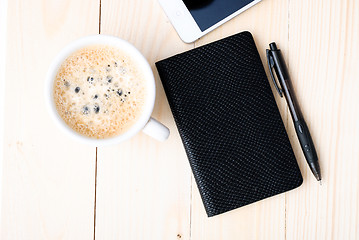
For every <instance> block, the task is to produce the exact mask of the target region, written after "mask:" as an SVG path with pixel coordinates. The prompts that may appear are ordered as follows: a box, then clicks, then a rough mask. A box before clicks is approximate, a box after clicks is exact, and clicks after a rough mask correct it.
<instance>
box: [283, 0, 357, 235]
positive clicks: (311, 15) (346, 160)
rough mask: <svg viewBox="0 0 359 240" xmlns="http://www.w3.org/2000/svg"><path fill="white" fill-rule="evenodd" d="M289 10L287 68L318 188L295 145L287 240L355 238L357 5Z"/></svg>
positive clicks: (318, 4) (310, 4) (311, 4)
mask: <svg viewBox="0 0 359 240" xmlns="http://www.w3.org/2000/svg"><path fill="white" fill-rule="evenodd" d="M289 9H290V12H289V16H290V17H289V27H290V28H289V29H290V30H289V67H290V68H289V70H290V74H291V76H292V78H293V84H294V88H295V89H296V94H297V98H298V101H299V102H300V103H301V108H302V111H303V114H304V117H305V118H306V120H307V123H308V126H309V128H310V129H311V133H312V137H313V141H314V143H315V145H316V146H317V151H318V156H319V161H320V165H321V168H322V174H323V185H322V186H319V185H318V184H317V183H316V181H315V179H314V177H313V176H312V173H311V172H310V171H309V169H308V167H307V164H306V162H305V160H304V158H303V156H302V154H301V153H300V149H299V148H297V149H296V150H297V151H296V153H297V156H298V162H299V163H300V167H301V169H302V173H303V175H304V179H305V181H304V184H303V186H302V187H301V188H300V189H299V190H298V191H295V192H292V193H289V194H287V196H288V198H287V238H288V239H358V238H359V235H358V234H359V232H358V226H359V219H358V213H359V209H358V206H359V190H358V180H359V179H358V176H359V166H358V160H359V150H358V146H357V144H358V142H359V127H358V124H357V121H358V119H359V108H358V106H357V104H358V101H359V97H358V93H359V82H358V79H359V72H358V61H359V54H358V53H359V51H358V43H359V33H358V29H359V5H358V2H357V1H300V2H297V1H290V8H289ZM304 16H305V17H304ZM289 130H290V133H289V134H290V135H291V136H292V138H294V131H293V128H292V127H290V128H289Z"/></svg>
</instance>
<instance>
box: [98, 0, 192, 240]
mask: <svg viewBox="0 0 359 240" xmlns="http://www.w3.org/2000/svg"><path fill="white" fill-rule="evenodd" d="M101 9H102V12H101V16H102V19H101V33H103V34H110V35H115V36H118V37H120V38H123V39H125V40H127V41H129V42H131V43H132V44H134V45H135V46H136V47H137V48H138V49H139V50H140V51H141V52H142V53H143V54H144V56H145V57H146V58H147V60H148V61H149V62H150V64H151V67H152V70H153V71H154V73H155V77H156V85H157V96H156V103H155V108H154V112H153V116H154V117H155V118H157V119H158V120H160V121H162V122H163V123H164V124H166V125H167V126H168V127H169V128H170V130H171V136H170V138H169V140H167V141H166V142H164V143H159V142H156V141H155V140H153V139H151V138H150V137H148V136H146V135H144V134H142V133H141V134H139V135H137V136H135V137H134V138H133V139H132V140H129V141H127V142H124V143H121V144H119V145H117V146H111V147H102V148H99V149H98V162H97V164H98V174H97V202H96V239H106V240H108V239H189V235H190V197H191V188H190V182H191V172H190V167H189V163H188V160H187V158H186V155H185V151H184V149H183V146H182V143H181V141H180V137H179V135H178V132H177V129H176V127H175V124H174V121H173V118H172V114H171V113H170V109H169V106H168V103H167V100H166V97H165V94H164V91H163V88H162V84H161V83H160V80H159V77H158V74H157V71H156V69H155V66H154V63H155V62H156V61H158V60H160V59H163V58H166V57H169V56H171V55H173V54H175V53H178V52H181V51H185V50H187V49H190V48H193V44H192V45H187V44H184V43H183V42H182V41H181V40H180V39H179V37H178V36H177V34H176V32H175V31H174V29H173V28H172V26H171V24H170V22H169V21H168V19H167V17H166V16H165V14H164V13H163V11H162V9H161V7H160V6H159V4H158V2H157V0H133V1H116V0H102V1H101Z"/></svg>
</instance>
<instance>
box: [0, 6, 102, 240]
mask: <svg viewBox="0 0 359 240" xmlns="http://www.w3.org/2000/svg"><path fill="white" fill-rule="evenodd" d="M98 5H99V2H98V1H97V0H96V1H81V0H78V1H70V0H67V1H40V0H33V1H19V0H14V1H9V2H8V21H7V22H8V32H7V38H8V39H7V57H6V59H7V60H6V89H5V109H4V112H5V132H4V136H5V139H4V153H1V154H4V155H3V156H4V164H3V171H4V174H3V193H2V199H3V203H2V210H3V211H2V226H1V228H2V229H1V237H0V238H1V239H91V238H93V230H94V229H93V218H94V216H93V213H94V207H93V203H94V190H95V187H94V182H95V179H94V176H95V148H93V147H87V146H83V145H80V144H79V143H77V142H75V141H73V140H71V139H69V138H68V137H67V136H65V135H64V134H63V133H61V132H60V131H59V130H58V129H57V128H56V127H55V125H54V124H53V122H52V120H51V119H50V117H49V114H48V113H47V112H46V109H45V104H44V81H45V74H46V71H47V68H48V66H49V63H50V62H51V60H52V59H53V58H54V57H55V55H56V54H57V53H58V52H59V51H60V50H61V48H63V47H64V46H65V45H66V44H67V43H69V42H71V41H72V40H75V39H76V38H78V37H81V36H84V35H88V34H96V33H97V32H98Z"/></svg>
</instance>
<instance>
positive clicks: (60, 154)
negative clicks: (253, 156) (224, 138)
mask: <svg viewBox="0 0 359 240" xmlns="http://www.w3.org/2000/svg"><path fill="white" fill-rule="evenodd" d="M1 7H6V2H5V1H4V0H2V1H1V6H0V8H1ZM4 12H6V13H7V18H6V19H7V23H6V24H4V22H3V25H5V26H6V27H7V30H6V31H5V30H4V28H2V31H3V33H4V32H6V38H5V36H4V35H3V34H2V35H1V38H4V39H5V40H7V41H6V43H4V44H6V53H5V52H1V56H2V57H5V63H6V65H3V66H5V67H3V68H4V71H3V72H2V73H1V75H0V76H1V81H2V82H3V81H4V80H5V84H4V86H5V90H4V92H5V96H4V97H3V96H2V97H3V101H4V108H3V109H2V110H3V114H2V115H1V116H3V117H4V119H3V121H4V126H3V133H2V134H1V137H3V145H2V147H3V152H1V155H2V157H3V164H2V171H3V176H2V214H1V219H2V223H1V236H0V239H4V240H5V239H26V240H27V239H36V240H38V239H105V240H108V239H156V240H158V239H181V240H182V239H193V240H196V239H205V240H208V239H215V240H217V239H275V240H277V239H359V145H358V144H359V2H358V1H357V0H346V1H344V0H343V1H342V0H317V1H312V0H303V1H294V0H263V1H262V2H261V3H259V4H258V5H256V6H255V7H253V8H251V9H249V10H248V11H246V12H244V13H243V14H241V15H240V16H238V17H236V18H235V19H233V20H232V21H230V22H228V23H226V24H225V25H223V26H221V27H220V28H218V29H217V30H215V31H213V32H212V33H210V34H208V35H207V36H205V37H203V38H202V39H200V40H199V41H197V42H195V43H193V44H185V43H183V42H182V41H181V40H180V38H179V37H178V36H177V34H176V32H175V31H174V29H173V27H172V26H171V24H170V22H169V20H168V19H167V17H166V15H165V14H164V12H163V11H162V9H161V8H160V6H159V4H158V2H157V1H156V0H71V1H70V0H63V1H60V0H58V1H56V0H46V1H41V0H31V1H26V0H11V1H10V0H9V1H7V7H6V9H5V11H4ZM244 30H249V31H251V32H252V34H253V35H254V37H255V40H256V43H257V47H258V49H259V50H260V54H261V57H262V60H263V62H265V49H266V48H267V46H268V43H269V42H271V41H276V42H277V43H278V45H279V47H280V48H281V49H282V51H283V54H284V57H285V59H286V61H287V64H288V65H289V71H290V75H291V76H292V80H293V85H294V88H295V91H296V94H297V98H298V100H299V102H300V105H301V108H302V111H303V113H304V116H305V118H306V120H307V122H308V125H309V128H310V129H311V132H312V136H313V140H314V143H315V144H316V146H317V151H318V154H319V159H320V165H321V167H322V174H323V185H322V186H320V185H319V184H318V183H317V182H316V180H315V179H314V177H313V176H312V174H311V172H310V171H309V169H308V166H307V164H306V162H305V159H304V157H303V154H302V152H301V150H300V147H299V143H298V141H297V138H296V135H295V131H294V128H293V124H292V121H291V119H290V115H289V113H288V108H287V106H286V103H285V101H284V100H283V99H280V98H279V97H278V96H277V95H278V94H277V93H275V92H274V94H275V96H276V100H277V103H278V106H279V108H280V110H281V114H282V117H283V120H284V122H285V125H286V128H287V131H288V134H289V137H290V140H291V143H292V146H293V148H294V150H295V154H296V156H297V159H298V163H299V165H300V169H301V171H302V174H303V178H304V183H303V185H302V186H301V187H300V188H298V189H295V190H293V191H290V192H288V193H285V194H280V195H278V196H275V197H272V198H269V199H266V200H262V201H260V202H257V203H254V204H251V205H248V206H245V207H242V208H240V209H237V210H234V211H231V212H228V213H225V214H222V215H220V216H216V217H213V218H207V216H206V214H205V211H204V208H203V205H202V202H201V199H200V196H199V192H198V190H197V186H196V184H195V182H194V179H193V176H192V173H191V170H190V166H189V163H188V160H187V158H186V155H185V151H184V149H183V146H182V144H181V140H180V137H179V135H178V132H177V129H176V126H175V123H174V120H173V117H172V114H171V113H170V109H169V106H168V102H167V100H166V97H165V94H164V91H163V88H162V85H161V83H160V81H159V78H158V74H157V72H156V69H155V67H154V62H155V61H157V60H160V59H163V58H166V57H169V56H171V55H173V54H176V53H179V52H183V51H186V50H189V49H193V48H195V47H198V46H200V45H203V44H206V43H209V42H212V41H214V40H217V39H221V38H223V37H226V36H229V35H232V34H234V33H238V32H241V31H244ZM98 33H101V34H110V35H114V36H118V37H120V38H123V39H126V40H128V41H129V42H131V43H133V44H134V45H135V46H136V47H137V48H138V49H139V50H140V51H141V52H142V53H143V54H144V55H145V56H146V58H147V60H148V61H149V62H150V63H151V66H152V68H153V71H154V72H155V76H156V84H157V89H158V91H157V100H156V105H155V109H154V112H153V116H154V117H156V118H157V119H159V120H161V121H162V122H164V123H165V124H166V125H167V126H169V128H170V130H171V136H170V138H169V140H168V141H166V142H165V143H159V142H156V141H154V140H152V139H150V138H149V137H147V136H146V135H144V134H139V135H137V136H136V137H134V138H133V139H131V140H129V141H127V142H125V143H123V144H119V145H116V146H111V147H101V148H95V147H89V146H85V145H82V144H79V143H78V142H76V141H73V140H72V139H70V138H68V137H67V136H65V135H64V134H63V133H62V132H60V131H59V130H58V129H57V128H56V127H55V125H54V123H53V122H52V121H51V119H50V117H49V115H48V114H47V112H46V109H45V104H44V97H43V88H44V76H45V73H46V71H47V68H48V66H49V63H50V62H51V60H52V59H53V58H54V57H55V55H56V54H57V53H58V52H59V51H60V50H61V49H62V48H63V47H64V46H65V45H66V44H68V43H70V42H71V41H73V40H75V39H77V38H79V37H82V36H86V35H91V34H98ZM2 42H4V41H2ZM4 49H5V48H4ZM4 54H6V55H4ZM271 85H273V84H272V83H271ZM0 86H3V85H0ZM272 87H273V86H272ZM272 90H273V91H274V88H273V89H272ZM1 91H3V90H1Z"/></svg>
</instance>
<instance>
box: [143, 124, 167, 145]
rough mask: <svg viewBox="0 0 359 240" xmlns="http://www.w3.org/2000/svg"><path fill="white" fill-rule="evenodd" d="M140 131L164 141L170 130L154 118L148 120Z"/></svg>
mask: <svg viewBox="0 0 359 240" xmlns="http://www.w3.org/2000/svg"><path fill="white" fill-rule="evenodd" d="M142 131H143V132H144V133H145V134H147V135H148V136H150V137H153V138H154V139H156V140H158V141H161V142H163V141H165V140H166V139H167V138H168V137H169V135H170V130H169V129H168V128H167V127H166V126H165V125H163V124H162V123H160V122H159V121H157V120H156V119H154V118H150V120H148V122H147V124H146V125H145V127H144V128H143V129H142Z"/></svg>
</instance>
